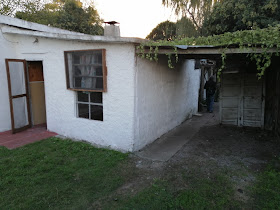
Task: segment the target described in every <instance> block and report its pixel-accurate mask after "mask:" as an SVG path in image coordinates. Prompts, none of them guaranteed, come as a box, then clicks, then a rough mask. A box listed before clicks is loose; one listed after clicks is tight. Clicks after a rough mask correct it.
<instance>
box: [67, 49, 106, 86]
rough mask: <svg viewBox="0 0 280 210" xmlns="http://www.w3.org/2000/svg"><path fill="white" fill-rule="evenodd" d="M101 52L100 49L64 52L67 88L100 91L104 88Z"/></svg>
mask: <svg viewBox="0 0 280 210" xmlns="http://www.w3.org/2000/svg"><path fill="white" fill-rule="evenodd" d="M102 52H103V51H102V50H89V51H87V50H85V51H72V52H66V54H65V55H66V59H67V64H68V66H67V67H68V68H67V71H68V76H69V78H68V87H69V88H73V89H87V90H100V91H102V90H103V89H104V87H103V85H104V84H103V79H104V78H103V76H104V75H103V66H102V65H103V59H104V58H103V57H102V56H103V53H102Z"/></svg>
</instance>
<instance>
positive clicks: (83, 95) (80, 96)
mask: <svg viewBox="0 0 280 210" xmlns="http://www.w3.org/2000/svg"><path fill="white" fill-rule="evenodd" d="M77 94H78V101H80V102H88V93H87V92H80V91H78V92H77Z"/></svg>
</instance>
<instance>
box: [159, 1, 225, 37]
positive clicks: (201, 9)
mask: <svg viewBox="0 0 280 210" xmlns="http://www.w3.org/2000/svg"><path fill="white" fill-rule="evenodd" d="M219 1H220V0H162V4H163V5H164V6H167V7H170V8H173V9H174V11H175V13H176V14H177V15H181V16H182V17H189V18H190V20H191V21H192V23H193V24H194V26H195V27H196V29H197V31H198V32H199V34H200V35H203V34H204V31H203V27H202V26H203V22H204V19H205V18H206V17H207V16H208V15H209V14H210V13H211V11H212V8H213V5H214V4H215V3H216V2H219Z"/></svg>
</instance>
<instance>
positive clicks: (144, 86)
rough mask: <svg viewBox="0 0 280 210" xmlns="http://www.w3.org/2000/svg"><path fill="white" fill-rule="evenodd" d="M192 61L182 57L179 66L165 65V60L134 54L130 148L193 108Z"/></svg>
mask: <svg viewBox="0 0 280 210" xmlns="http://www.w3.org/2000/svg"><path fill="white" fill-rule="evenodd" d="M165 59H166V58H165ZM163 63H164V64H163ZM194 63H195V62H194V60H186V61H185V62H184V63H183V64H182V65H181V66H180V67H178V68H176V69H169V68H168V67H167V61H166V60H165V62H163V60H160V61H159V62H158V63H155V62H150V61H148V60H147V59H142V58H137V65H136V66H137V68H136V93H135V95H136V99H135V100H136V102H135V106H136V107H135V144H134V150H139V149H141V148H142V147H144V146H145V145H147V144H149V143H151V142H153V141H154V140H155V139H157V138H159V137H160V136H161V135H163V134H164V133H166V132H168V131H170V130H171V129H173V128H174V127H176V126H178V125H180V124H181V123H182V122H183V121H184V120H186V119H188V118H190V117H191V116H192V115H193V114H194V113H196V112H197V109H198V93H199V85H200V71H199V70H194Z"/></svg>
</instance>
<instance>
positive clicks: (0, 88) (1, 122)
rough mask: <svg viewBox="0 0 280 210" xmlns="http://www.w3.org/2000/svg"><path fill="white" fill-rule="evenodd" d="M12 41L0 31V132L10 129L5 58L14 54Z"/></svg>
mask: <svg viewBox="0 0 280 210" xmlns="http://www.w3.org/2000/svg"><path fill="white" fill-rule="evenodd" d="M0 28H2V25H0ZM14 42H15V40H14V39H13V38H12V37H9V36H7V35H3V34H2V33H1V31H0V47H1V49H0V96H1V100H0V132H2V131H7V130H10V129H11V116H10V103H9V92H8V82H7V73H6V64H5V59H6V58H12V57H14V55H15V54H16V50H15V47H14Z"/></svg>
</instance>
